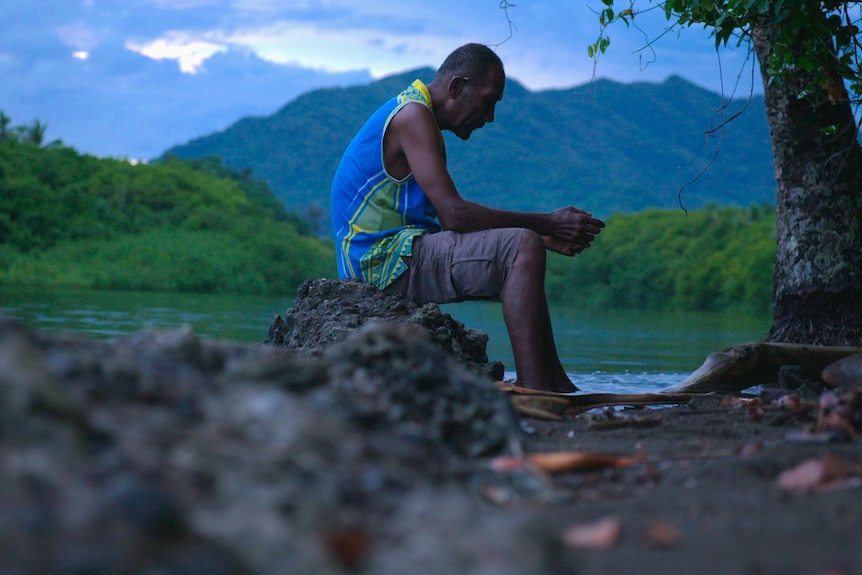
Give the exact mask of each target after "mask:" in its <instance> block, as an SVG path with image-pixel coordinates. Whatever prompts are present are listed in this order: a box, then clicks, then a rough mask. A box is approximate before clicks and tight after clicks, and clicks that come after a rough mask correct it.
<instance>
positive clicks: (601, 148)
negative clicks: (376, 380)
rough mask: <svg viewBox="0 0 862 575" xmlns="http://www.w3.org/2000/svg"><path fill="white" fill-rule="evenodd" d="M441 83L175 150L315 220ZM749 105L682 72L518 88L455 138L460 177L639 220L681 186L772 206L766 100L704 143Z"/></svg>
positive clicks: (377, 87)
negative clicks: (420, 96) (360, 163)
mask: <svg viewBox="0 0 862 575" xmlns="http://www.w3.org/2000/svg"><path fill="white" fill-rule="evenodd" d="M433 74H434V72H433V70H431V69H420V70H414V71H411V72H407V73H405V74H399V75H397V76H392V77H388V78H385V79H382V80H380V81H378V82H374V83H372V84H369V85H366V86H357V87H351V88H343V89H322V90H315V91H313V92H310V93H308V94H305V95H303V96H301V97H299V98H297V99H295V100H293V101H291V102H289V103H288V104H286V105H285V106H284V107H283V108H282V109H280V110H279V111H278V112H276V113H275V114H273V115H271V116H267V117H256V118H243V119H241V120H239V121H237V122H236V123H235V124H234V125H232V126H230V127H229V128H227V129H226V130H224V131H222V132H217V133H213V134H210V135H206V136H202V137H200V138H197V139H195V140H193V141H191V142H188V143H186V144H184V145H179V146H176V147H173V148H171V149H170V150H168V151H167V154H168V155H176V156H179V157H185V158H194V157H206V156H218V157H220V158H222V159H223V161H224V163H225V164H226V165H227V166H230V167H232V168H233V169H235V170H242V169H243V168H246V167H248V168H251V169H252V170H253V171H254V173H255V174H256V176H258V177H260V178H262V179H264V180H265V181H267V182H268V183H269V185H270V187H271V188H272V190H273V192H274V193H275V194H276V195H278V196H279V197H280V198H282V199H283V200H284V201H285V203H286V204H287V205H288V207H289V209H291V210H293V211H297V212H300V213H309V211H308V210H309V207H311V212H310V213H311V214H312V215H314V214H320V213H321V212H322V213H323V214H324V216H325V214H326V213H327V212H328V206H329V185H330V182H331V178H332V175H333V173H334V171H335V168H336V166H337V165H338V161H339V159H340V157H341V154H342V152H343V151H344V148H345V147H346V146H347V143H348V142H349V140H350V138H351V137H352V136H353V134H354V133H355V132H356V130H357V129H358V128H359V126H360V125H361V124H362V123H363V122H364V121H365V119H366V118H367V117H368V116H369V115H370V114H371V113H372V112H373V111H374V110H375V109H376V108H377V107H378V106H379V105H380V104H381V103H382V102H383V101H385V100H386V99H387V98H389V97H391V96H393V95H395V94H396V93H397V92H398V91H400V90H401V89H402V88H403V87H405V86H406V85H407V84H409V83H410V82H411V81H412V80H413V79H415V78H420V79H423V80H425V81H430V79H431V78H432V77H433ZM745 105H746V103H745V102H744V101H734V102H733V103H732V104H730V105H729V106H728V107H727V108H726V109H722V100H721V97H720V95H719V94H716V93H713V92H710V91H707V90H704V89H701V88H698V87H696V86H694V85H692V84H690V83H688V82H686V81H685V80H683V79H681V78H676V77H672V78H670V79H668V80H667V81H666V82H664V83H662V84H646V83H639V84H619V83H615V82H610V81H604V80H600V81H597V82H595V83H594V84H588V85H585V86H580V87H577V88H571V89H565V90H546V91H540V92H531V91H528V90H526V89H525V88H524V87H523V86H522V85H520V84H518V83H517V82H516V81H514V80H512V79H510V80H509V81H508V85H507V88H506V94H505V97H504V99H503V101H502V102H501V103H500V104H499V106H498V108H497V119H496V121H495V122H494V123H493V124H489V125H487V126H485V128H484V129H482V130H479V131H478V132H476V133H474V134H473V136H472V138H471V139H470V140H469V141H467V142H462V141H460V140H457V138H454V137H452V136H451V134H449V133H448V132H447V133H446V134H447V146H448V148H449V150H448V151H449V153H448V160H449V165H450V170H451V172H452V174H453V176H454V178H455V181H456V183H457V184H458V186H459V188H460V190H461V192H462V194H464V195H465V196H466V197H468V198H470V199H473V200H476V201H479V202H483V203H487V204H489V205H493V206H497V207H505V208H510V209H523V210H544V211H550V210H552V209H554V208H556V207H559V206H561V205H568V204H574V205H576V206H579V207H583V208H585V209H588V210H590V211H592V212H593V213H595V214H597V215H600V216H606V215H608V214H610V213H613V212H617V211H619V212H626V213H631V212H635V211H639V210H642V209H646V208H663V207H667V208H670V207H674V206H677V205H678V204H677V194H678V192H679V191H680V190H681V189H682V188H684V187H685V190H684V191H683V202H684V205H685V206H686V207H687V208H691V209H694V208H698V207H703V206H706V205H709V204H718V205H739V206H750V205H753V204H761V203H772V202H774V189H775V185H774V175H773V168H772V156H771V145H770V140H769V133H768V130H767V125H766V117H765V111H764V104H763V99H762V98H760V97H755V98H754V99H752V101H751V102H750V103H748V105H747V108H746V110H745V112H744V113H743V114H741V115H740V116H739V117H737V118H735V119H734V120H733V121H731V122H729V123H728V124H727V125H726V127H725V129H724V130H723V131H722V130H718V131H716V132H714V133H710V134H709V135H707V134H706V132H708V131H709V130H711V129H713V128H717V127H719V126H720V125H721V124H722V121H723V120H725V119H729V118H730V117H731V116H732V115H733V114H734V113H735V112H736V111H738V110H740V109H741V108H742V107H744V106H745ZM722 110H723V111H722ZM716 152H717V154H715V153H716ZM713 155H715V159H714V162H712V164H711V165H710V167H709V169H708V170H707V171H706V173H705V174H704V175H703V176H702V177H700V178H698V176H699V174H700V173H701V171H702V170H703V168H705V167H706V166H707V165H708V164H709V163H710V160H711V159H712V158H713ZM689 182H691V184H690V185H688V186H686V185H687V184H688V183H689ZM323 219H324V220H325V219H326V218H325V217H324V218H323ZM326 227H327V229H328V223H327V226H326Z"/></svg>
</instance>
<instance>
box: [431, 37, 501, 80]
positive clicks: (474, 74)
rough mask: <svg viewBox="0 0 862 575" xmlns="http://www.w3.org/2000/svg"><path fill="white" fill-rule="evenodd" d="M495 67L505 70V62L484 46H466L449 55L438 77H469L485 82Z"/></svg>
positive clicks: (438, 71)
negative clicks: (489, 72)
mask: <svg viewBox="0 0 862 575" xmlns="http://www.w3.org/2000/svg"><path fill="white" fill-rule="evenodd" d="M494 66H499V67H500V68H501V69H502V68H503V61H502V60H500V57H499V56H497V54H496V53H495V52H494V51H493V50H491V49H490V48H488V47H487V46H485V45H484V44H464V45H463V46H461V47H460V48H456V49H455V51H454V52H452V53H451V54H449V55H448V56H447V57H446V59H445V60H444V61H443V64H441V65H440V68H439V69H438V70H437V77H438V78H442V77H446V76H468V77H470V78H475V79H476V80H483V79H484V78H485V76H486V75H487V74H488V71H489V70H490V69H491V68H493V67H494Z"/></svg>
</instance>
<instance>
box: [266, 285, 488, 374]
mask: <svg viewBox="0 0 862 575" xmlns="http://www.w3.org/2000/svg"><path fill="white" fill-rule="evenodd" d="M372 321H389V322H398V323H406V324H411V325H417V326H419V327H421V328H423V329H424V330H425V331H426V332H427V333H428V335H429V336H430V337H431V339H432V340H433V341H434V342H436V343H437V344H438V345H439V346H440V347H441V348H443V349H444V350H446V351H448V352H449V353H451V354H452V355H453V356H454V357H455V358H457V359H458V360H459V361H461V362H462V363H464V364H465V365H466V366H468V367H469V368H471V369H473V370H474V371H477V372H479V373H483V374H486V375H488V376H489V377H491V378H492V379H494V381H500V380H501V379H503V372H504V366H503V364H502V363H500V362H499V361H495V362H491V363H489V362H488V355H487V353H486V348H487V345H488V335H487V334H486V333H484V332H481V331H479V330H476V329H470V328H467V327H465V326H464V324H462V323H460V322H458V321H456V320H455V319H453V318H452V316H450V315H449V314H447V313H443V312H442V311H440V307H439V306H437V305H436V304H427V305H424V306H421V307H420V306H417V305H415V304H413V303H410V302H407V301H405V300H404V299H403V298H401V297H397V296H391V295H386V294H384V293H382V292H381V291H380V290H378V289H377V288H376V287H374V286H372V285H370V284H368V283H365V282H360V281H358V280H331V279H316V280H308V281H306V282H305V283H303V284H302V285H301V286H300V287H299V289H297V296H296V300H295V301H294V302H293V306H292V307H291V308H290V309H288V310H287V312H286V313H285V315H284V317H282V316H280V315H279V316H276V318H275V320H273V322H272V324H271V325H270V328H269V335H268V336H267V338H266V343H268V344H270V345H275V346H279V347H286V348H288V349H292V350H294V351H296V352H298V353H300V354H303V355H311V356H319V355H320V354H321V353H323V351H324V350H325V349H326V348H327V347H328V346H329V345H331V344H332V343H334V342H337V341H341V340H343V339H344V338H345V337H347V335H348V334H350V333H352V332H353V331H355V330H356V329H357V328H359V327H360V326H362V325H364V324H366V323H368V322H372Z"/></svg>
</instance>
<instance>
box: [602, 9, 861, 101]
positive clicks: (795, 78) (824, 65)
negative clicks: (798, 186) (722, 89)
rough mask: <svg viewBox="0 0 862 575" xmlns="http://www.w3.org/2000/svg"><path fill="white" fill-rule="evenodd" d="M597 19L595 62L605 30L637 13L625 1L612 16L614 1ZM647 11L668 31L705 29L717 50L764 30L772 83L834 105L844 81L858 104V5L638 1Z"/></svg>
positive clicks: (604, 41)
mask: <svg viewBox="0 0 862 575" xmlns="http://www.w3.org/2000/svg"><path fill="white" fill-rule="evenodd" d="M602 2H603V3H604V4H605V5H606V6H607V8H605V9H604V10H602V12H601V13H600V14H599V27H600V33H599V36H598V38H597V40H596V41H595V42H594V43H593V44H591V45H590V46H589V47H588V53H589V55H590V57H591V58H594V59H597V58H598V57H599V55H600V54H603V53H604V52H605V51H606V50H607V48H608V46H609V41H608V40H609V39H608V36H607V35H606V30H607V28H608V27H609V26H610V25H612V24H613V23H615V22H620V21H622V22H624V23H625V24H626V25H630V24H631V23H632V22H634V21H635V18H636V16H637V14H638V13H639V12H638V11H637V10H636V9H635V4H636V3H637V0H626V2H625V3H626V5H627V6H628V8H627V9H626V10H623V11H622V12H620V13H615V12H614V11H613V5H614V1H613V0H602ZM645 4H646V8H645V10H649V9H651V8H652V7H654V6H656V5H658V6H661V7H662V8H663V9H664V12H665V16H666V17H667V19H668V21H669V22H670V27H671V28H672V27H674V26H675V25H680V26H692V25H695V24H698V25H703V26H704V27H705V28H707V29H710V31H711V32H712V35H713V37H714V38H715V44H716V47H718V46H722V45H727V44H728V42H730V41H731V39H733V38H735V39H736V43H737V45H740V44H743V43H746V42H749V41H750V39H751V36H752V34H753V33H755V31H756V30H768V31H769V34H770V43H771V45H772V53H771V54H770V57H769V62H768V63H767V74H768V76H769V81H771V82H793V83H797V84H798V83H800V82H801V83H803V84H804V85H803V86H802V91H803V92H804V93H807V94H815V93H820V94H821V97H824V98H825V97H828V98H830V99H833V100H834V99H835V98H836V97H841V96H837V95H836V91H835V89H834V86H835V83H836V82H838V83H841V81H843V82H844V83H845V84H846V86H847V87H848V89H849V91H850V94H851V100H852V101H853V102H855V103H856V104H859V103H860V101H862V76H860V61H862V38H860V36H859V33H860V27H859V21H860V19H862V12H860V10H859V7H858V2H852V1H851V2H848V1H843V2H842V1H836V0H794V1H789V0H642V1H641V2H640V6H644V5H645Z"/></svg>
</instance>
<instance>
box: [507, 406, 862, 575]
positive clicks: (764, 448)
mask: <svg viewBox="0 0 862 575" xmlns="http://www.w3.org/2000/svg"><path fill="white" fill-rule="evenodd" d="M759 403H760V402H753V403H744V402H739V401H738V400H736V399H730V398H728V399H725V400H724V401H723V402H722V401H721V398H719V397H716V396H707V397H699V398H697V399H696V400H695V401H694V402H692V403H691V404H689V405H685V406H680V407H673V408H662V409H647V410H644V409H641V410H630V411H617V412H615V413H613V414H612V416H611V417H610V418H607V417H606V414H605V413H603V412H601V411H599V412H598V415H596V412H592V414H591V415H582V416H579V417H577V418H574V419H567V420H564V421H543V420H539V419H535V418H530V417H525V418H524V419H523V420H522V426H523V427H524V429H525V430H526V431H527V435H526V436H527V438H528V439H527V441H526V444H525V446H526V448H527V451H529V452H540V451H558V450H564V451H570V450H578V451H588V452H598V453H605V454H616V455H623V456H631V455H639V456H640V457H643V459H642V460H641V461H639V462H637V463H634V464H631V465H628V466H625V467H620V468H607V467H605V468H599V469H593V470H580V471H570V472H563V473H554V474H551V475H548V477H547V480H548V481H551V482H552V483H553V485H554V486H555V487H557V488H558V489H560V490H563V491H565V492H566V493H568V494H570V495H571V496H572V498H571V500H569V501H568V502H566V503H564V504H561V505H548V506H547V510H546V511H547V518H548V520H549V523H550V524H552V525H554V528H555V529H559V530H560V532H561V536H562V539H563V540H564V541H566V545H565V547H566V553H569V554H573V555H574V557H573V558H572V557H570V558H569V559H567V561H568V562H569V563H571V564H572V565H574V567H573V568H574V569H575V571H572V572H579V573H583V574H603V575H604V574H607V575H610V574H620V575H623V574H627V575H631V574H653V573H654V574H667V573H703V574H708V573H710V574H711V573H715V574H731V573H734V574H735V573H739V574H752V575H754V574H757V575H761V574H776V575H778V574H782V575H784V574H800V575H802V574H810V575H826V574H830V575H837V574H857V573H862V499H860V496H862V489H860V486H862V483H860V481H862V480H860V468H862V449H860V444H859V440H858V439H856V440H853V439H852V438H849V437H847V436H842V434H825V435H824V434H816V433H812V432H811V430H812V429H813V425H814V423H815V421H816V412H815V411H813V410H808V409H806V406H803V407H802V408H797V409H795V410H794V409H786V408H781V407H778V406H775V405H771V404H766V405H759ZM824 464H825V465H824ZM800 466H801V467H800ZM517 507H518V505H511V506H510V508H511V510H512V511H513V512H516V509H517ZM560 572H565V571H560Z"/></svg>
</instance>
